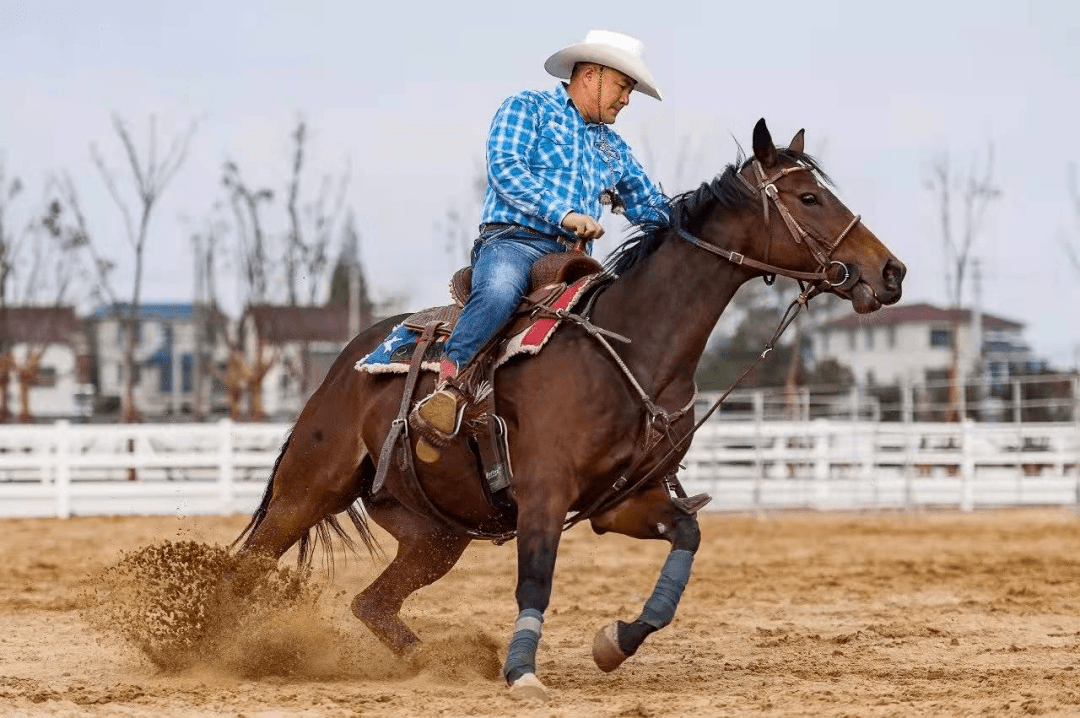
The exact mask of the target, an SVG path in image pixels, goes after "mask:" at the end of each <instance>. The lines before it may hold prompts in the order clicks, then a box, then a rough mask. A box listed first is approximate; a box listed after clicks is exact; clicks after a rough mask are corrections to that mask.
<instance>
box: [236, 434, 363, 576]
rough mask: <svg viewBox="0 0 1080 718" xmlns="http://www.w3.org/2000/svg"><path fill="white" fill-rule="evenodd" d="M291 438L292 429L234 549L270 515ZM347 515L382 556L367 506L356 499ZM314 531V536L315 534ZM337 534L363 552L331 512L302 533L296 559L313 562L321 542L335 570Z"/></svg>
mask: <svg viewBox="0 0 1080 718" xmlns="http://www.w3.org/2000/svg"><path fill="white" fill-rule="evenodd" d="M291 441H292V433H291V432H290V433H289V435H288V436H287V437H285V443H284V444H282V445H281V453H279V454H278V457H277V459H275V460H274V468H273V469H271V470H270V480H269V481H267V482H266V490H265V491H263V496H262V500H261V501H260V502H259V506H258V508H256V509H255V512H254V513H253V514H252V515H251V520H250V521H248V523H247V526H245V527H244V530H243V531H241V532H240V535H239V536H237V537H236V539H235V540H233V542H232V543H231V544H229V550H230V551H231V550H232V549H234V548H235V547H236V545H237V544H238V543H240V542H241V541H243V540H244V539H246V538H249V537H250V536H251V534H252V533H254V531H255V529H257V528H259V525H260V524H261V523H262V522H263V520H264V519H265V518H266V512H267V510H268V508H269V507H270V500H271V499H272V498H273V496H274V477H275V476H276V475H277V471H278V467H279V466H281V460H282V459H283V458H285V452H286V451H288V450H289V443H290V442H291ZM365 458H366V457H365ZM357 470H358V471H362V470H363V461H361V467H360V468H359V469H357ZM345 515H346V516H348V517H349V519H350V520H351V521H352V525H353V526H354V527H355V528H356V532H357V533H358V534H360V541H361V542H362V543H363V544H364V547H365V548H366V549H367V551H368V554H369V555H370V556H372V558H374V557H376V556H382V555H383V550H382V547H381V546H380V545H379V542H378V540H377V539H376V538H375V535H374V534H373V533H372V532H371V527H370V526H369V525H368V521H367V514H366V513H365V512H364V509H363V507H361V506H358V505H357V504H356V503H353V504H351V505H350V506H349V508H348V509H346V510H345ZM313 531H314V537H313V536H312V532H313ZM334 536H337V538H338V539H340V540H341V542H342V543H343V544H344V545H345V547H346V548H347V549H348V550H349V551H351V552H352V553H359V547H358V546H357V545H356V541H354V540H353V538H352V536H350V535H349V534H348V533H346V531H345V528H344V527H343V526H342V525H341V522H340V521H338V519H337V516H335V515H334V514H328V515H327V516H324V517H323V518H322V519H321V520H320V521H319V522H318V523H316V524H315V525H314V526H312V527H311V528H310V529H308V530H307V531H306V532H305V533H304V535H303V536H301V537H300V548H299V553H298V555H297V559H296V564H297V566H298V567H301V568H303V567H308V566H310V565H311V562H312V560H313V559H314V554H315V547H316V545H318V544H321V545H322V549H323V556H324V557H325V558H326V565H327V567H328V568H329V569H330V571H331V572H333V570H334V547H333V539H334Z"/></svg>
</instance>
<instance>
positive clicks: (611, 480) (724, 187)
mask: <svg viewBox="0 0 1080 718" xmlns="http://www.w3.org/2000/svg"><path fill="white" fill-rule="evenodd" d="M753 147H754V156H753V157H752V158H751V159H750V160H748V161H745V162H743V161H741V158H740V160H739V161H737V162H736V164H735V165H729V166H728V167H727V168H726V169H725V171H724V172H723V174H722V175H721V176H719V177H717V178H716V179H714V180H712V181H711V182H706V183H705V184H703V185H702V186H701V187H700V188H699V189H697V190H695V191H693V192H688V193H686V194H684V195H681V196H679V197H676V198H675V199H674V200H673V201H672V205H671V206H672V220H671V224H670V225H668V226H664V227H658V228H653V229H651V230H648V231H645V232H643V233H641V234H639V235H638V236H637V237H634V238H631V240H629V241H628V242H626V243H625V244H624V245H623V246H621V247H620V248H619V249H618V250H616V252H615V253H614V254H613V255H612V256H611V257H610V258H609V261H608V266H609V268H610V269H611V271H612V272H614V273H615V274H617V275H618V278H617V279H616V280H615V281H614V283H612V284H611V285H610V286H609V288H608V289H607V290H606V291H604V292H603V293H602V294H601V295H600V296H599V297H598V298H597V300H596V301H595V304H594V306H593V308H592V314H591V319H592V322H593V323H594V324H595V325H596V326H598V327H602V328H604V329H607V330H610V331H612V332H616V333H618V334H621V335H623V336H624V337H627V338H629V339H630V340H631V341H630V343H628V344H618V345H617V351H618V354H619V357H620V358H621V360H622V362H623V363H624V364H625V366H626V367H627V368H628V369H629V371H630V372H631V373H632V374H633V376H634V377H635V378H636V380H637V382H638V383H639V384H640V386H641V387H642V388H643V389H644V391H645V393H647V395H648V397H650V398H651V400H652V402H654V403H655V405H656V406H658V407H661V408H662V409H663V410H664V411H666V413H667V415H669V416H672V417H674V420H673V421H672V422H671V425H670V431H671V433H670V435H671V436H676V437H682V436H684V435H685V434H686V433H687V432H688V431H689V430H690V428H691V427H692V426H693V416H692V411H691V412H688V413H687V412H684V413H681V414H680V413H679V412H678V410H679V409H680V408H682V407H684V406H686V405H687V404H688V403H691V402H692V398H693V396H694V393H695V388H694V371H695V369H696V367H697V365H698V361H699V359H700V358H701V354H702V352H703V351H704V349H705V343H706V341H707V340H708V338H709V334H710V332H711V331H712V329H713V327H714V326H715V324H716V322H717V320H718V319H719V317H720V314H721V312H723V311H724V308H725V307H726V306H727V304H728V302H729V301H730V300H731V298H732V296H733V295H734V294H735V291H736V290H737V289H738V288H739V287H740V286H741V285H742V284H743V283H744V282H746V281H748V280H749V279H752V278H754V277H759V276H763V275H769V274H782V275H786V276H791V277H795V278H797V279H800V280H808V281H814V282H816V283H817V284H818V285H819V286H820V287H822V288H823V289H825V290H826V291H832V292H833V293H836V294H838V295H840V296H842V297H845V298H847V299H849V300H850V301H851V303H852V305H853V306H854V308H855V310H856V311H857V312H860V313H866V312H872V311H874V310H876V309H878V308H880V307H881V306H882V305H883V304H891V303H894V302H896V301H897V300H899V298H900V293H901V282H902V280H903V276H904V272H905V268H904V265H903V264H902V263H901V262H900V261H899V260H897V259H896V258H895V257H894V256H893V255H892V253H890V252H889V250H888V249H886V247H885V246H884V245H883V244H882V243H881V242H880V241H879V240H878V239H877V237H875V236H874V234H873V233H871V232H870V230H868V229H867V228H866V227H865V226H863V225H862V224H860V222H859V218H858V217H856V216H854V215H853V214H852V213H851V212H850V211H849V210H848V209H847V208H846V207H845V206H844V205H843V204H842V203H841V202H840V201H839V200H838V199H837V198H836V197H835V196H834V194H833V193H832V192H831V191H830V190H829V189H828V187H827V186H826V184H825V181H826V180H825V175H824V174H823V173H822V172H821V171H820V170H819V169H818V167H817V165H816V164H815V162H814V160H813V159H812V158H810V157H809V156H807V155H805V154H804V153H803V136H802V131H801V130H800V131H799V133H798V134H796V136H795V138H794V140H792V142H791V145H790V146H789V147H787V148H786V149H781V150H778V149H777V148H776V147H775V146H774V145H773V141H772V138H771V136H770V134H769V131H768V129H767V128H766V126H765V122H764V120H762V121H759V122H758V124H757V126H756V127H755V128H754V142H753ZM770 213H771V219H770ZM780 220H782V221H780ZM703 250H705V251H703ZM400 320H401V317H395V318H392V319H388V320H386V321H385V322H382V323H381V324H378V325H376V326H373V327H371V328H370V329H368V330H367V331H365V332H364V333H362V334H361V335H360V336H358V337H356V338H355V339H353V341H352V342H350V343H349V345H348V346H347V347H346V348H345V350H344V351H343V352H342V354H341V356H340V357H338V359H337V361H336V362H335V363H334V365H333V367H332V368H331V369H330V371H329V373H328V375H327V377H326V379H325V380H324V381H323V383H322V385H321V386H320V387H319V388H318V390H317V391H316V392H315V393H314V395H313V396H312V397H311V399H310V400H309V401H308V402H307V405H306V406H305V407H304V409H303V411H302V412H301V413H300V417H299V419H297V421H296V425H295V426H294V427H293V430H292V433H291V435H290V437H289V439H288V440H287V441H286V442H285V446H284V447H283V449H282V454H281V455H280V456H279V457H278V462H277V464H276V465H275V467H274V471H273V473H272V475H271V477H270V482H269V485H268V486H267V489H266V493H265V495H264V497H263V501H262V504H261V505H260V506H259V508H258V509H257V510H256V512H255V514H254V516H253V517H252V519H251V523H250V524H249V525H248V528H247V529H245V531H244V533H243V534H241V536H240V538H244V536H245V535H246V537H247V538H246V541H245V542H244V544H243V546H242V549H241V551H240V554H241V555H242V556H254V555H261V556H269V557H271V558H273V559H275V560H276V559H278V558H280V557H281V555H282V554H283V553H284V552H285V551H286V550H288V549H289V548H290V547H291V546H293V545H294V544H295V543H297V542H298V541H299V542H300V554H301V561H307V560H309V559H310V555H311V549H312V547H313V545H314V544H313V542H312V541H311V540H310V532H311V531H312V529H314V530H315V532H316V533H315V539H316V540H319V539H322V540H323V541H324V548H325V547H326V542H327V540H328V539H329V538H330V536H331V531H335V532H336V533H337V534H338V535H339V536H341V537H343V538H346V540H348V539H347V537H346V535H345V533H344V531H343V529H342V527H341V526H340V524H338V522H337V520H336V518H335V514H338V513H341V512H348V514H349V516H350V517H351V518H352V519H353V523H354V524H355V525H356V527H357V529H358V530H359V531H360V535H361V538H362V539H363V540H364V542H365V543H366V544H368V547H369V548H371V546H372V537H371V534H370V531H369V529H368V526H367V524H366V523H365V518H364V516H363V513H362V511H361V509H359V508H358V507H357V504H356V502H362V503H363V507H364V509H366V511H367V514H368V515H370V517H371V518H373V519H374V520H375V521H376V523H378V524H379V525H380V526H382V527H383V528H385V529H386V530H387V531H388V532H389V533H390V534H392V535H393V536H394V537H395V538H396V539H397V542H398V546H397V554H396V556H395V557H394V559H393V560H392V561H391V562H390V564H389V565H388V566H387V567H386V569H385V570H384V571H383V572H382V573H381V574H380V575H379V576H378V578H376V579H375V580H374V581H373V582H372V583H371V585H370V586H368V587H367V588H366V589H364V590H363V591H362V592H361V593H359V594H357V596H356V597H355V599H354V600H353V603H352V610H353V613H354V614H355V615H356V616H357V617H358V618H359V619H360V620H361V621H363V622H364V623H365V624H366V625H367V626H368V628H370V629H371V631H372V632H374V633H375V635H376V636H377V637H378V638H379V639H380V640H381V641H383V643H385V644H386V645H387V646H388V647H389V648H390V649H391V650H393V651H394V652H395V653H398V654H404V653H407V652H409V651H410V650H411V649H413V648H415V647H416V646H417V645H418V644H419V639H418V638H417V637H416V635H415V634H413V632H412V631H411V630H409V628H408V627H407V626H406V625H405V624H404V623H403V622H402V621H401V619H400V618H399V617H398V611H399V609H400V608H401V606H402V603H403V602H404V601H405V599H406V598H408V596H409V595H410V594H412V593H413V592H414V591H416V590H417V589H419V588H421V587H423V586H426V585H428V584H430V583H432V582H434V581H436V580H438V579H439V578H440V577H442V576H443V575H445V574H446V573H447V572H448V571H449V570H450V568H451V567H453V566H454V564H455V563H456V562H457V560H458V558H459V557H460V556H461V554H462V552H463V551H464V550H465V547H466V546H468V545H469V543H470V541H472V540H473V538H474V535H470V533H468V532H466V531H464V530H462V527H474V528H478V529H479V528H483V527H488V529H487V530H490V527H499V526H503V525H505V522H506V520H507V519H506V517H505V516H500V515H497V512H496V511H495V510H494V509H492V508H491V505H490V504H489V501H488V500H487V499H486V497H485V494H484V491H483V490H482V487H481V483H482V478H481V476H480V474H479V473H478V468H477V466H478V461H477V457H476V455H475V453H474V451H473V450H472V449H471V448H470V444H469V442H468V440H466V439H460V440H458V441H457V443H452V444H451V445H450V446H448V447H447V448H446V449H445V450H443V452H442V458H441V459H440V460H439V461H438V462H437V463H434V464H418V465H417V472H418V477H419V482H420V484H421V485H422V487H423V491H424V492H425V493H426V494H427V496H428V497H429V498H430V500H431V502H432V503H433V504H434V505H435V506H436V507H437V509H438V512H440V513H442V514H444V515H445V516H446V517H449V518H450V519H451V521H449V522H447V521H443V520H440V519H439V518H438V517H436V516H435V515H433V512H432V511H431V510H430V509H429V508H428V507H427V505H426V503H425V500H424V499H423V497H418V496H417V495H416V492H415V491H413V490H411V489H410V484H409V483H408V482H407V481H405V480H404V479H403V478H402V476H400V475H396V474H395V473H394V472H393V471H391V472H390V474H389V476H388V478H387V481H386V484H385V486H384V487H382V488H381V489H380V490H379V491H378V492H374V493H373V492H372V484H373V477H374V474H375V471H376V466H377V465H378V461H379V456H378V452H379V451H380V449H379V447H381V446H383V442H384V439H385V437H386V436H387V434H388V431H389V429H390V425H391V422H392V420H393V419H394V417H395V415H396V414H397V412H398V408H399V405H400V403H401V398H402V390H403V384H404V378H403V376H402V375H400V374H398V375H387V374H376V375H371V374H366V373H361V372H358V371H356V370H354V364H355V363H356V362H357V360H359V359H361V358H362V357H364V356H365V355H366V354H367V353H368V352H370V351H371V350H372V349H373V348H374V347H375V346H376V345H378V344H379V343H380V342H381V341H382V340H383V339H384V338H385V337H386V335H387V334H388V332H389V331H390V329H391V328H392V327H393V326H394V325H395V324H396V323H398V322H399V321H400ZM497 379H498V389H497V412H498V414H499V415H500V416H502V417H503V418H504V419H505V421H506V423H507V426H508V428H509V451H510V459H511V464H512V467H513V483H512V487H511V491H512V496H513V499H514V503H515V505H516V511H513V510H512V511H511V512H510V514H511V515H510V519H509V520H510V522H511V523H510V525H509V526H508V528H512V529H514V530H516V535H517V557H518V579H517V593H516V596H517V602H518V607H519V609H520V611H521V613H520V614H519V617H518V620H517V622H516V623H515V626H514V631H513V633H512V638H511V642H510V646H509V649H508V652H507V658H506V663H505V666H504V675H505V678H506V680H507V683H508V684H509V685H510V686H511V692H512V693H513V694H514V695H515V696H519V697H541V698H543V697H546V689H545V688H544V687H543V685H542V684H541V683H540V682H539V680H538V679H537V678H536V676H535V652H536V647H537V644H538V642H539V638H540V627H541V623H542V621H543V613H544V611H545V609H546V608H547V606H548V600H549V597H550V595H551V581H552V573H553V571H554V567H555V557H556V553H557V551H558V547H559V538H560V536H561V533H562V529H563V526H564V521H565V519H566V517H567V514H568V512H575V511H582V510H583V509H586V508H588V507H590V506H591V505H593V504H594V502H595V501H596V499H597V497H600V496H603V495H605V492H610V489H611V487H612V485H613V484H617V483H618V481H617V480H618V479H619V478H620V477H623V476H624V475H625V472H627V471H628V470H630V469H633V470H634V474H635V475H634V476H627V477H625V478H626V479H627V481H623V482H622V483H623V484H626V487H627V489H632V491H631V492H630V493H629V495H627V496H625V497H622V500H621V501H620V502H619V503H617V505H615V506H614V507H610V505H609V506H606V507H605V508H603V509H601V510H600V511H599V512H597V514H596V515H592V516H590V517H589V520H590V521H591V524H592V528H593V530H594V531H596V532H597V533H600V534H602V533H605V532H607V531H614V532H616V533H621V534H626V535H628V536H633V537H636V538H642V539H663V540H666V541H669V542H670V543H671V552H670V553H669V557H668V560H667V562H666V563H665V565H664V567H663V570H662V571H661V574H660V578H659V580H658V582H657V585H656V589H655V591H654V593H653V595H652V597H651V598H650V599H649V600H648V602H647V603H646V604H645V607H644V610H643V611H642V613H641V615H640V616H639V617H638V618H637V619H636V620H634V621H632V622H629V623H625V622H622V621H617V622H615V623H612V624H610V625H608V626H605V627H604V628H603V629H601V631H600V632H599V633H598V634H597V635H596V637H595V639H594V646H593V654H594V658H595V659H596V662H597V664H598V665H599V666H600V667H601V668H602V669H604V670H613V669H614V668H615V667H617V666H618V665H619V664H620V663H621V662H622V661H623V660H625V659H626V658H627V657H629V656H631V655H633V654H634V653H635V651H637V650H638V648H639V647H640V646H641V644H642V642H643V641H644V640H645V638H646V636H648V635H649V634H650V633H652V632H654V631H656V630H657V629H659V628H662V627H663V626H665V625H667V624H668V623H670V622H671V620H672V617H673V616H674V612H675V608H676V606H677V604H678V600H679V598H680V596H681V594H682V591H683V588H684V587H685V584H686V582H687V580H688V578H689V574H690V565H691V562H692V557H693V554H694V552H695V551H696V550H697V547H698V543H699V539H700V534H699V531H698V524H697V519H696V517H695V516H694V515H693V512H692V511H687V510H686V504H685V503H683V504H680V503H679V502H678V501H676V500H674V499H673V497H672V496H671V493H670V491H669V488H668V485H667V484H665V483H664V481H662V480H661V478H659V477H661V476H662V475H663V473H662V472H660V473H657V478H655V479H651V480H649V481H648V482H646V483H644V484H640V485H635V481H634V479H635V478H636V477H641V476H644V475H645V473H646V472H648V471H650V470H651V469H653V468H654V467H656V466H657V465H658V464H659V463H660V462H661V459H662V458H663V460H664V462H665V467H666V466H674V465H675V462H676V461H677V460H678V459H679V458H681V456H682V455H683V454H684V453H685V451H686V448H685V446H683V447H681V448H680V449H679V451H677V452H675V453H674V455H672V456H667V457H664V454H665V453H666V452H665V449H669V448H671V444H670V443H667V442H666V441H665V442H664V443H661V444H660V445H659V446H657V447H650V448H648V449H646V448H645V447H644V446H643V441H644V437H645V434H646V430H647V428H648V427H647V422H646V418H647V413H646V409H645V407H644V404H643V401H642V397H641V395H640V394H639V393H638V392H637V390H635V389H633V388H632V385H631V384H630V382H629V381H628V379H627V376H626V375H625V374H624V372H623V370H622V369H620V368H619V367H618V365H617V362H616V361H614V360H613V358H612V357H611V356H610V355H609V354H607V353H605V352H604V351H602V350H601V348H600V347H599V346H598V344H597V343H596V342H595V340H594V339H593V338H591V337H590V336H589V335H588V334H587V333H586V332H585V331H584V330H582V329H581V328H580V327H578V326H572V325H567V326H564V327H563V328H561V329H560V330H559V331H558V332H556V334H555V335H554V336H553V337H552V339H551V340H550V341H549V343H548V345H547V346H546V347H545V348H544V350H543V352H542V353H541V354H539V355H538V356H537V357H535V358H531V359H528V360H514V361H512V362H510V363H508V364H507V365H505V366H504V367H502V368H500V369H499V372H498V374H497ZM433 382H434V376H433V375H431V374H426V375H425V376H423V377H422V378H421V382H420V384H419V386H418V391H417V394H418V395H421V396H422V395H424V394H426V393H427V392H429V391H430V390H431V388H432V385H433ZM410 441H415V438H410ZM646 451H649V452H650V453H648V454H647V455H646V456H645V458H644V459H643V458H642V456H643V454H645V453H646ZM665 467H661V468H665ZM240 538H238V539H237V540H238V541H239V540H240Z"/></svg>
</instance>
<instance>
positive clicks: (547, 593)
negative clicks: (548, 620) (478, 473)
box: [503, 491, 569, 700]
mask: <svg viewBox="0 0 1080 718" xmlns="http://www.w3.org/2000/svg"><path fill="white" fill-rule="evenodd" d="M568 505H569V503H568V502H566V501H561V500H559V499H557V498H555V497H552V496H550V495H548V496H544V495H542V493H541V492H539V491H534V492H531V493H530V494H526V495H524V496H522V495H521V493H519V496H518V522H517V531H518V535H517V548H518V580H517V592H516V596H517V604H518V617H517V621H516V622H515V623H514V632H513V636H512V638H511V639H510V647H509V648H508V649H507V652H506V663H505V664H503V676H504V677H505V678H506V683H507V684H508V685H509V686H510V695H511V696H513V697H514V698H518V699H535V700H547V697H548V694H547V689H546V688H545V687H544V684H543V683H541V682H540V680H539V679H538V678H537V677H536V648H537V646H538V645H539V643H540V627H541V625H542V624H543V623H544V611H546V610H547V607H548V601H549V600H550V599H551V579H552V575H553V574H554V573H555V556H556V554H557V553H558V550H559V538H560V537H561V536H562V525H563V520H564V519H565V517H566V510H567V507H568Z"/></svg>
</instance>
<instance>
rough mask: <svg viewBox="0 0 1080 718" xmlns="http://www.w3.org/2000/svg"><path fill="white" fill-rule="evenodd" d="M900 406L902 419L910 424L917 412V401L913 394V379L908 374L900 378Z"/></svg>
mask: <svg viewBox="0 0 1080 718" xmlns="http://www.w3.org/2000/svg"><path fill="white" fill-rule="evenodd" d="M900 407H901V408H900V414H901V421H903V422H904V423H905V424H910V423H911V421H912V418H913V417H914V413H915V412H914V408H915V402H914V397H913V396H912V386H911V379H910V378H908V377H906V376H905V377H904V378H903V379H901V380H900Z"/></svg>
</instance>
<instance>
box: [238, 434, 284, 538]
mask: <svg viewBox="0 0 1080 718" xmlns="http://www.w3.org/2000/svg"><path fill="white" fill-rule="evenodd" d="M291 441H292V432H291V431H290V432H289V435H288V436H286V437H285V443H284V444H282V445H281V453H279V454H278V456H277V458H276V459H274V468H272V469H270V480H269V481H267V482H266V490H265V491H263V496H262V501H260V502H259V507H258V508H257V509H255V513H253V514H252V515H251V520H250V521H248V523H247V526H245V527H244V530H243V531H241V532H240V535H239V536H237V537H236V538H235V539H234V540H233V542H232V543H231V544H229V550H230V551H231V550H233V549H234V548H236V544H238V543H240V542H241V541H243V540H244V539H245V538H248V537H249V536H250V535H251V534H252V533H253V532H254V531H255V529H257V528H259V524H261V523H262V522H263V519H265V518H266V510H267V508H269V506H270V499H272V498H273V497H274V476H275V475H276V474H277V470H278V467H279V466H281V460H282V459H284V458H285V452H286V451H288V450H289V442H291Z"/></svg>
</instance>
